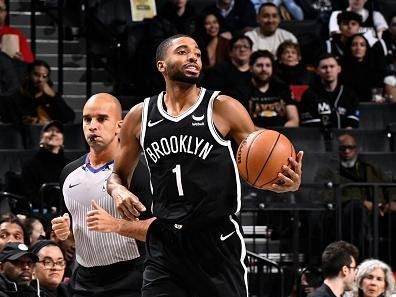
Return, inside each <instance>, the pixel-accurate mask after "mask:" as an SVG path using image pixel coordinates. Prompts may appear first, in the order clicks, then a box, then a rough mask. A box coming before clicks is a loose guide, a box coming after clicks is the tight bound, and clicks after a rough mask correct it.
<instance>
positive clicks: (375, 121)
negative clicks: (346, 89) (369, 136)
mask: <svg viewBox="0 0 396 297" xmlns="http://www.w3.org/2000/svg"><path fill="white" fill-rule="evenodd" d="M359 110H360V125H359V127H360V128H361V129H385V128H386V126H387V125H388V124H389V123H391V122H394V121H395V119H396V103H382V104H378V103H373V102H361V103H360V104H359Z"/></svg>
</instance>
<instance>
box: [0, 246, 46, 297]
mask: <svg viewBox="0 0 396 297" xmlns="http://www.w3.org/2000/svg"><path fill="white" fill-rule="evenodd" d="M28 250H29V248H28V246H27V245H25V244H23V243H17V242H13V243H9V244H7V245H6V246H5V247H4V248H3V250H2V251H1V252H0V294H1V293H4V294H5V296H9V297H12V296H18V297H19V296H23V297H36V296H40V294H39V292H37V291H36V290H35V289H34V288H33V287H32V286H30V283H31V281H32V274H33V266H34V263H35V262H37V261H38V258H37V256H36V255H35V254H33V253H31V252H29V251H28ZM3 296H4V295H3Z"/></svg>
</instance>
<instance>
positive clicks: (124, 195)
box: [111, 185, 146, 221]
mask: <svg viewBox="0 0 396 297" xmlns="http://www.w3.org/2000/svg"><path fill="white" fill-rule="evenodd" d="M111 196H112V197H113V199H114V202H115V205H116V208H117V210H118V212H119V213H120V214H121V215H122V217H123V218H124V219H126V220H132V221H134V220H137V219H138V217H139V215H140V213H141V212H144V211H146V207H145V206H144V205H143V204H142V203H141V202H140V201H139V198H138V197H136V196H135V195H134V194H132V193H131V192H130V191H128V189H127V188H125V187H124V186H121V185H119V186H118V187H117V188H116V189H114V190H113V192H112V193H111Z"/></svg>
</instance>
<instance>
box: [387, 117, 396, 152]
mask: <svg viewBox="0 0 396 297" xmlns="http://www.w3.org/2000/svg"><path fill="white" fill-rule="evenodd" d="M386 135H387V137H388V138H389V141H390V147H391V151H392V152H396V122H393V123H389V125H388V127H386Z"/></svg>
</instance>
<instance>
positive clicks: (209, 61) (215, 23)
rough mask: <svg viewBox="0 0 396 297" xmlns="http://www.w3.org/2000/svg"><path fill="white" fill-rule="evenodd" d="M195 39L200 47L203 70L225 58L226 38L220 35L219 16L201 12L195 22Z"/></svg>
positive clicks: (227, 41)
mask: <svg viewBox="0 0 396 297" xmlns="http://www.w3.org/2000/svg"><path fill="white" fill-rule="evenodd" d="M195 35H196V40H197V42H198V46H199V48H200V49H201V55H202V56H201V58H202V67H203V70H204V71H205V70H206V69H207V68H208V67H213V66H214V65H216V64H220V63H222V62H224V61H225V60H227V58H228V52H229V43H230V41H229V40H228V39H225V38H224V37H222V36H221V35H220V23H219V16H218V15H216V14H214V13H206V14H203V15H202V16H201V17H200V18H199V19H198V22H197V30H196V33H195Z"/></svg>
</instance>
